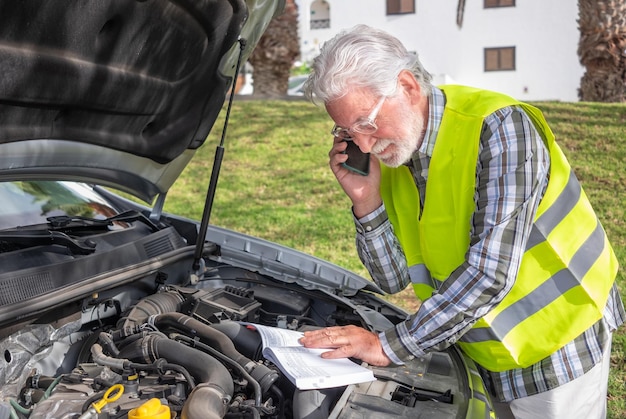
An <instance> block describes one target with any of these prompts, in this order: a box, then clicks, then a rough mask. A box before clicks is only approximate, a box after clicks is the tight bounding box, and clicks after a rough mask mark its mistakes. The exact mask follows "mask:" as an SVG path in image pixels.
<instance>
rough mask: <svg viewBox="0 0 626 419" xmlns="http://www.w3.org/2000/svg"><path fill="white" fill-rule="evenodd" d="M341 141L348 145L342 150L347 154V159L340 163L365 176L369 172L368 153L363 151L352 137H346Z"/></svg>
mask: <svg viewBox="0 0 626 419" xmlns="http://www.w3.org/2000/svg"><path fill="white" fill-rule="evenodd" d="M343 141H345V142H346V143H348V147H346V150H345V151H344V152H343V153H344V154H347V155H348V160H346V161H345V162H344V163H342V164H341V165H342V166H343V167H345V168H346V169H348V170H351V171H353V172H354V173H358V174H360V175H363V176H367V175H368V174H369V172H370V153H363V152H362V151H361V149H360V148H359V146H358V145H356V144H355V143H354V141H352V138H346V139H345V140H343Z"/></svg>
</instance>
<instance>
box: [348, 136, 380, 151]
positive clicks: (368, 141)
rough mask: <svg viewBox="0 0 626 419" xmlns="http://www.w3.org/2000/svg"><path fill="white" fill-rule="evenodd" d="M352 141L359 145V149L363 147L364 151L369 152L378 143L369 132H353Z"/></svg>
mask: <svg viewBox="0 0 626 419" xmlns="http://www.w3.org/2000/svg"><path fill="white" fill-rule="evenodd" d="M352 141H354V143H355V144H356V145H358V146H359V149H361V151H362V152H363V153H369V152H371V151H372V147H374V144H375V143H376V138H374V137H373V136H372V135H368V134H359V133H353V134H352Z"/></svg>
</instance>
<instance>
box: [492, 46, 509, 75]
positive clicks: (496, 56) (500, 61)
mask: <svg viewBox="0 0 626 419" xmlns="http://www.w3.org/2000/svg"><path fill="white" fill-rule="evenodd" d="M511 70H515V47H501V48H485V71H511Z"/></svg>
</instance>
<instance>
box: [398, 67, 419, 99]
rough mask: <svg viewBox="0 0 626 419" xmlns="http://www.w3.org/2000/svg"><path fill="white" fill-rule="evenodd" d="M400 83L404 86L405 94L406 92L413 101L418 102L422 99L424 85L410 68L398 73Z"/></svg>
mask: <svg viewBox="0 0 626 419" xmlns="http://www.w3.org/2000/svg"><path fill="white" fill-rule="evenodd" d="M398 84H399V85H400V87H402V89H403V91H404V94H406V95H407V96H408V97H409V98H410V99H411V102H413V103H416V102H419V101H421V96H422V86H420V84H419V82H418V81H417V79H416V78H415V76H414V75H413V73H411V72H410V71H409V70H402V71H401V72H400V74H398Z"/></svg>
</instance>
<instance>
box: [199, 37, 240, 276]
mask: <svg viewBox="0 0 626 419" xmlns="http://www.w3.org/2000/svg"><path fill="white" fill-rule="evenodd" d="M238 41H239V58H238V59H237V65H236V68H235V76H234V77H233V82H232V88H231V89H230V98H229V100H228V108H227V110H226V117H225V120H224V129H223V130H222V137H221V139H220V143H219V145H218V146H217V147H216V149H215V157H214V159H213V169H212V171H211V179H210V181H209V188H208V190H207V194H206V200H205V202H204V212H203V213H202V221H201V223H200V231H199V234H198V240H197V241H196V249H195V252H194V260H193V265H192V266H191V272H190V274H189V282H190V283H191V284H196V283H197V282H198V281H199V280H200V277H201V276H202V275H204V271H205V262H204V259H202V251H203V250H204V243H205V237H206V233H207V229H208V227H209V219H210V218H211V210H212V208H213V199H214V198H215V190H216V188H217V179H218V178H219V174H220V168H221V167H222V159H223V157H224V139H225V138H226V128H227V127H228V119H229V117H230V110H231V107H232V105H233V98H234V96H235V88H236V87H237V78H238V77H237V75H238V74H239V67H240V66H241V59H242V56H243V52H244V49H245V47H246V40H245V39H243V38H239V40H238Z"/></svg>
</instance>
